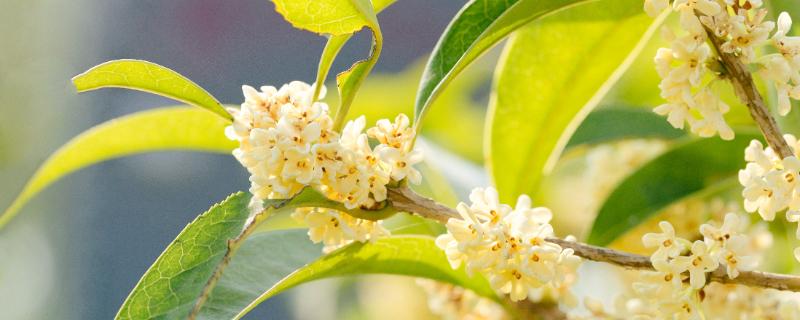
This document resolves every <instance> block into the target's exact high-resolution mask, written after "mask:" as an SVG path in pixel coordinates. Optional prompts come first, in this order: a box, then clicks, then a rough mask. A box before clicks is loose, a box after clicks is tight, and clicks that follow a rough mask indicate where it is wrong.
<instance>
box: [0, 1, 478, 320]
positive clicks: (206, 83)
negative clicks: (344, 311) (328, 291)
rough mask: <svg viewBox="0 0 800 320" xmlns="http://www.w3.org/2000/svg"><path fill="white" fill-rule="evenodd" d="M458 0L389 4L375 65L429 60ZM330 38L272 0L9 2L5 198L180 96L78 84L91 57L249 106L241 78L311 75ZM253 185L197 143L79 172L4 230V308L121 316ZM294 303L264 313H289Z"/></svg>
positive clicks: (37, 314)
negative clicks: (195, 231)
mask: <svg viewBox="0 0 800 320" xmlns="http://www.w3.org/2000/svg"><path fill="white" fill-rule="evenodd" d="M461 5H463V1H455V0H434V1H430V0H428V1H426V0H403V1H399V2H398V3H397V4H396V5H394V6H393V7H392V8H390V9H389V10H387V12H385V13H383V14H382V15H381V25H382V28H383V30H384V36H385V38H386V45H385V50H384V52H385V53H384V55H383V57H382V58H381V60H380V63H379V64H378V66H377V70H378V71H379V72H397V71H400V70H402V69H403V68H404V67H405V66H407V65H408V64H410V63H412V62H414V61H416V60H417V59H420V58H422V57H424V56H425V55H426V54H427V53H428V52H429V51H430V50H431V48H432V47H433V45H434V43H435V41H436V38H437V35H438V34H439V33H440V32H441V30H442V29H444V27H445V25H446V24H447V21H448V20H449V18H450V17H452V15H453V14H454V13H455V12H456V11H457V10H458V8H459V7H460V6H461ZM357 40H358V41H355V42H354V43H352V44H351V45H349V46H348V47H346V48H345V50H344V52H343V53H342V55H341V57H344V58H342V59H340V60H341V61H339V62H337V64H336V65H335V67H334V70H342V69H344V68H345V67H346V66H348V65H349V64H350V63H351V62H352V61H353V60H354V59H356V58H361V57H363V56H365V55H366V53H367V51H368V39H367V36H366V35H360V36H358V37H357ZM323 44H324V39H323V38H321V37H319V36H316V35H313V34H309V33H306V32H302V31H297V30H293V29H292V28H291V27H290V26H289V25H288V24H287V23H285V22H284V21H283V20H282V19H281V18H280V16H278V15H277V14H276V13H275V12H274V10H273V5H272V4H271V3H269V2H268V1H267V0H239V1H218V0H217V1H213V0H171V1H152V0H151V1H143V0H139V1H121V0H104V1H101V0H73V1H63V0H2V1H0V120H1V121H0V182H2V183H0V207H3V208H4V207H6V206H7V204H9V203H10V202H11V200H12V199H13V197H14V196H15V195H16V193H17V192H18V191H19V190H20V188H21V187H22V185H23V184H24V182H25V180H26V179H27V178H28V177H29V176H30V175H31V174H32V173H33V170H34V169H35V168H36V166H38V165H39V164H40V163H41V162H42V161H43V160H44V159H45V158H46V157H47V155H48V154H50V153H51V152H52V151H53V150H55V149H56V148H57V147H58V146H60V145H61V144H63V143H64V142H66V141H68V140H69V139H70V138H71V137H73V136H74V135H76V134H78V133H80V132H81V131H83V130H85V129H87V128H89V127H91V126H92V125H94V124H97V123H100V122H102V121H105V120H107V119H111V118H113V117H117V116H120V115H124V114H128V113H132V112H135V111H139V110H143V109H147V108H152V107H156V106H161V105H167V104H173V103H171V102H170V101H168V100H164V99H160V98H157V97H153V96H150V95H146V94H142V93H136V92H129V91H124V90H101V91H97V92H93V93H90V94H82V95H77V94H76V93H75V92H74V91H73V88H72V87H71V84H70V82H69V79H70V78H71V77H72V76H74V75H76V74H78V73H80V72H82V71H84V70H86V69H88V68H89V67H91V66H93V65H95V64H98V63H101V62H104V61H107V60H111V59H119V58H136V59H145V60H149V61H153V62H157V63H160V64H163V65H165V66H168V67H171V68H173V69H175V70H177V71H179V72H181V73H182V74H184V75H186V76H188V77H189V78H190V79H193V80H194V81H195V82H197V83H199V84H200V85H201V86H203V87H205V88H206V89H207V90H209V91H210V92H211V93H212V94H214V95H215V96H216V97H218V98H219V99H220V100H222V101H223V102H226V103H240V102H241V100H242V98H241V92H240V86H241V84H251V85H256V86H257V85H262V84H281V83H284V82H287V81H290V80H294V79H299V80H304V81H307V82H311V81H312V79H313V78H314V75H315V71H316V61H317V57H318V55H319V53H320V52H321V49H322V46H323ZM409 108H410V106H409ZM409 111H410V109H409ZM246 188H247V176H246V174H245V172H244V170H242V169H241V168H240V167H239V165H238V164H237V163H236V162H235V160H234V159H233V158H232V157H230V156H224V155H208V154H200V153H177V152H169V153H159V154H150V155H142V156H135V157H131V158H126V159H121V160H114V161H110V162H106V163H103V164H100V165H98V166H94V167H92V168H89V169H85V170H82V171H80V172H78V173H77V174H74V175H71V176H69V177H68V178H66V179H65V180H63V181H61V182H59V183H57V184H56V185H54V186H53V187H51V188H49V189H48V190H47V191H45V192H44V193H42V194H41V195H40V196H39V197H37V198H36V199H35V200H34V201H33V202H32V203H30V204H29V205H28V206H26V207H25V208H24V209H23V211H22V213H21V215H20V216H19V218H18V219H16V220H14V221H12V222H11V224H10V225H9V226H8V227H7V228H6V229H3V230H0V319H110V318H112V317H113V316H114V314H115V312H116V310H117V308H118V307H119V305H120V304H121V303H122V301H123V300H124V298H125V297H126V295H127V293H128V292H129V291H130V289H131V288H132V287H133V285H134V284H135V283H136V281H137V280H138V278H139V277H140V276H141V274H142V273H143V272H144V271H145V270H146V269H147V267H148V266H149V265H150V264H151V263H152V262H153V261H154V259H155V258H156V257H157V256H158V255H159V254H160V253H161V251H162V250H163V248H164V247H165V246H166V245H167V244H168V243H169V242H170V241H171V240H172V239H173V238H174V237H175V236H176V235H177V233H178V232H179V231H180V230H181V229H182V228H183V227H184V226H185V225H186V224H187V223H188V222H189V221H191V220H192V219H193V218H194V217H195V216H196V215H197V214H198V213H200V212H202V211H204V210H205V209H206V208H207V207H208V206H209V205H211V204H212V203H214V202H216V201H218V200H221V199H223V198H224V197H225V196H226V195H228V194H230V193H232V192H234V191H238V190H243V189H246ZM285 300H286V299H276V300H272V301H270V302H269V303H268V304H266V305H265V306H263V307H261V308H260V309H259V312H258V313H257V314H256V315H261V317H254V318H268V319H283V318H289V317H290V314H289V313H290V310H289V309H288V308H287V307H286V304H285Z"/></svg>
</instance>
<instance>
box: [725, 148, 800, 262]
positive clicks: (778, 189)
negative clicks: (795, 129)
mask: <svg viewBox="0 0 800 320" xmlns="http://www.w3.org/2000/svg"><path fill="white" fill-rule="evenodd" d="M784 140H786V142H787V143H788V144H789V148H790V149H792V153H793V154H794V155H793V156H789V157H786V158H783V159H781V157H780V156H779V155H778V154H777V153H776V152H775V151H774V150H772V148H770V147H766V148H764V147H763V145H762V144H761V142H759V141H756V140H753V141H751V142H750V145H749V146H748V147H747V148H746V149H745V152H744V157H745V160H746V161H747V165H746V166H745V168H744V169H742V170H740V171H739V183H741V184H742V186H744V190H743V191H742V196H743V197H744V207H745V209H746V210H747V211H749V212H758V214H759V215H760V216H761V218H762V219H764V220H766V221H772V220H773V219H775V214H776V213H777V212H780V211H784V210H785V211H786V220H788V221H789V222H798V221H800V181H799V180H800V160H798V158H797V157H798V155H797V151H798V150H800V144H798V143H799V142H798V141H797V139H796V138H795V137H794V136H793V135H790V134H787V135H784ZM796 237H797V238H798V239H800V226H798V229H797V232H796ZM794 253H795V257H796V258H797V259H798V260H800V248H797V249H795V251H794Z"/></svg>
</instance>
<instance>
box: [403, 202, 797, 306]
mask: <svg viewBox="0 0 800 320" xmlns="http://www.w3.org/2000/svg"><path fill="white" fill-rule="evenodd" d="M389 201H391V202H392V205H393V206H394V207H395V208H397V209H399V210H402V211H406V212H409V213H414V214H417V215H419V216H421V217H423V218H427V219H432V220H436V221H439V222H441V223H447V220H449V219H450V218H453V219H461V217H460V216H459V215H458V212H456V211H455V210H454V209H452V208H450V207H447V206H445V205H442V204H440V203H437V202H436V201H434V200H431V199H428V198H425V197H423V196H420V195H419V194H417V193H415V192H414V191H412V190H411V189H408V188H406V187H402V188H396V189H389ZM546 240H547V241H548V242H552V243H555V244H558V245H560V246H562V247H564V248H570V249H572V250H574V251H575V255H577V256H579V257H581V258H584V259H587V260H592V261H598V262H606V263H610V264H613V265H617V266H620V267H623V268H627V269H640V270H653V265H652V263H650V258H649V257H646V256H643V255H638V254H632V253H627V252H623V251H618V250H613V249H608V248H603V247H598V246H593V245H589V244H585V243H580V242H572V241H567V240H563V239H558V238H547V239H546ZM709 279H710V281H714V282H720V283H730V284H740V285H746V286H751V287H762V288H770V289H777V290H785V291H795V292H800V276H795V275H786V274H777V273H770V272H761V271H743V272H740V273H739V276H738V277H736V278H734V279H731V278H729V277H728V275H727V273H726V270H725V268H724V267H723V266H720V267H719V268H718V269H717V270H715V271H714V272H712V273H711V274H710V275H709Z"/></svg>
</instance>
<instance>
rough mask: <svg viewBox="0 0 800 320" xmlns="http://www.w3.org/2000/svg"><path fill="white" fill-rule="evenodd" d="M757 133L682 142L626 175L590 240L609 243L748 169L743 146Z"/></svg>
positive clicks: (600, 214) (596, 219)
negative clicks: (683, 201) (654, 215)
mask: <svg viewBox="0 0 800 320" xmlns="http://www.w3.org/2000/svg"><path fill="white" fill-rule="evenodd" d="M759 138H760V136H759V135H757V134H753V133H741V132H738V133H737V134H736V138H735V139H734V140H733V141H722V140H720V139H717V138H713V139H698V140H690V141H688V142H686V143H683V144H680V145H677V146H675V147H673V148H672V149H670V150H668V151H667V152H665V153H663V154H662V155H660V156H658V157H657V158H655V159H653V160H652V161H650V162H649V163H647V164H645V165H644V166H642V167H641V168H640V169H639V170H637V171H636V172H634V173H633V174H631V175H630V176H628V177H627V178H625V180H623V181H622V182H620V184H619V185H617V188H616V189H615V190H614V191H613V192H612V193H611V195H609V196H608V199H606V201H605V203H603V206H602V207H601V208H600V211H599V213H598V214H597V218H595V221H594V225H593V226H592V230H591V232H590V234H589V239H588V242H589V243H591V244H595V245H606V244H608V243H610V242H611V241H613V240H614V239H616V238H617V237H619V236H621V235H622V234H624V233H625V232H626V231H628V230H630V229H631V228H633V227H635V226H637V225H639V224H640V223H642V222H643V221H646V220H647V218H649V217H651V216H652V215H653V214H655V213H657V212H658V211H659V210H660V209H663V208H665V207H666V206H668V205H669V204H671V203H674V202H675V201H678V200H681V199H682V198H684V197H687V196H689V195H691V194H693V193H696V192H699V191H701V190H703V189H705V188H707V187H709V186H711V185H713V184H715V183H718V182H720V181H722V180H724V179H726V178H731V177H735V176H736V174H737V172H738V170H739V169H741V168H744V164H745V162H744V149H745V147H747V145H748V144H749V143H750V141H751V140H753V139H759Z"/></svg>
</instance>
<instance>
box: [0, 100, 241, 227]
mask: <svg viewBox="0 0 800 320" xmlns="http://www.w3.org/2000/svg"><path fill="white" fill-rule="evenodd" d="M228 124H229V123H228V122H227V121H226V120H224V119H221V118H219V117H217V116H215V115H213V114H211V113H208V112H206V111H203V110H199V109H197V108H190V107H167V108H160V109H155V110H148V111H143V112H138V113H134V114H131V115H127V116H124V117H120V118H117V119H113V120H110V121H107V122H105V123H102V124H100V125H97V126H95V127H93V128H91V129H89V130H87V131H85V132H83V133H82V134H80V135H78V136H77V137H75V138H73V139H72V140H70V141H69V142H67V144H65V145H64V146H62V147H61V148H60V149H58V151H56V152H55V153H53V154H52V155H51V156H50V157H49V158H48V159H47V160H46V161H45V162H44V163H43V164H42V165H41V166H40V167H39V169H38V170H37V171H36V173H34V175H33V177H31V179H30V180H29V181H28V183H27V184H26V185H25V188H24V189H23V190H22V192H21V193H20V195H19V196H17V198H16V199H15V200H14V202H13V203H12V204H11V206H10V207H9V208H8V209H6V211H5V212H3V215H2V216H0V227H2V226H4V225H5V224H6V223H8V221H10V220H11V218H12V217H14V215H16V213H17V212H18V211H19V209H21V208H22V206H23V205H24V204H25V203H27V202H28V201H29V200H30V199H31V198H32V197H33V196H35V195H36V194H37V193H39V192H40V191H42V189H44V188H46V187H47V186H49V185H50V184H52V183H53V182H55V181H56V180H58V179H60V178H61V177H63V176H66V175H67V174H70V173H72V172H74V171H77V170H79V169H81V168H84V167H87V166H90V165H92V164H95V163H98V162H102V161H105V160H109V159H114V158H119V157H123V156H128V155H133V154H139V153H144V152H151V151H160V150H194V151H206V152H219V153H229V152H231V150H233V149H234V148H236V143H235V142H233V141H230V140H228V139H227V138H226V137H225V135H224V130H225V127H226V126H227V125H228Z"/></svg>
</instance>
